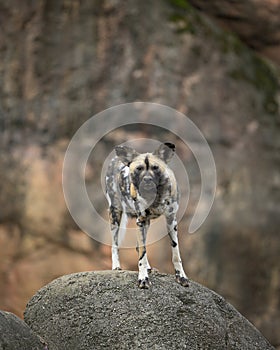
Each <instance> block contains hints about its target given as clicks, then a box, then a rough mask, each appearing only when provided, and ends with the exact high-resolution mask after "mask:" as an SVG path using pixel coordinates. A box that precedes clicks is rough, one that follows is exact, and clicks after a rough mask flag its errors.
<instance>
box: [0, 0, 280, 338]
mask: <svg viewBox="0 0 280 350" xmlns="http://www.w3.org/2000/svg"><path fill="white" fill-rule="evenodd" d="M172 3H173V4H171V2H164V1H153V2H144V1H142V2H141V1H133V2H132V1H131V2H123V1H119V0H115V1H112V0H111V1H107V0H106V1H99V0H94V1H87V0H85V1H78V0H62V1H52V0H39V1H36V2H33V1H25V2H22V1H19V0H12V1H8V0H6V1H2V2H1V4H0V23H1V31H0V57H1V61H0V79H1V84H0V97H1V99H0V127H1V135H0V137H1V157H0V179H1V189H0V208H1V212H0V256H1V263H0V281H1V282H0V283H1V289H0V308H1V309H6V310H9V311H12V312H15V313H17V314H18V315H21V313H22V310H23V309H24V307H25V303H26V302H27V300H28V299H29V298H30V297H31V295H32V294H34V292H35V291H36V290H37V289H38V288H40V287H41V286H43V285H44V284H46V283H47V282H49V281H51V280H52V279H54V278H55V277H57V276H59V275H61V274H65V273H70V272H76V271H81V270H92V269H108V268H110V247H108V246H103V245H100V244H98V243H97V242H95V241H93V240H91V239H90V238H89V237H88V236H87V235H85V234H84V233H83V232H81V231H80V229H79V228H78V227H77V226H76V224H75V223H74V222H73V220H72V219H71V217H70V215H69V214H68V211H67V209H66V206H65V203H64V198H63V193H62V187H61V185H62V184H61V170H62V164H63V157H64V153H65V150H66V148H67V145H68V142H69V140H70V139H71V137H72V136H73V134H74V132H75V131H76V130H77V128H78V127H79V126H80V125H81V124H82V123H83V122H84V121H85V120H87V119H88V118H89V117H90V116H92V115H93V114H95V113H97V112H100V111H102V110H103V109H105V108H108V107H111V106H114V105H117V104H120V103H126V102H133V101H150V102H157V103H162V104H165V105H168V106H170V107H173V108H175V109H177V110H179V111H181V112H183V113H185V114H187V115H188V116H189V117H190V118H191V119H192V120H193V121H194V122H195V124H196V125H197V126H198V127H199V128H200V130H201V131H202V132H203V134H204V135H205V137H206V139H207V141H208V142H209V145H210V147H211V149H212V151H213V154H214V158H215V161H216V166H217V174H218V187H217V192H216V200H215V204H214V206H213V209H212V212H211V214H210V216H209V217H208V219H207V221H206V223H205V224H204V225H203V227H202V228H201V230H200V232H199V233H197V234H195V235H192V236H190V235H187V234H186V227H187V225H188V222H189V216H190V215H191V212H192V208H190V211H189V212H188V215H187V216H186V218H185V219H184V220H183V221H182V222H181V224H180V231H181V233H180V240H181V250H182V257H183V261H184V265H185V268H186V271H187V273H188V275H189V276H190V277H191V278H192V279H194V280H197V281H199V282H201V283H203V284H205V285H207V286H209V287H211V288H212V289H214V290H216V291H217V292H219V293H220V294H222V295H223V296H225V297H226V298H227V299H228V300H229V301H230V302H231V303H233V304H234V305H235V306H236V307H237V309H238V310H239V311H240V312H241V313H243V314H244V315H245V316H246V317H247V318H248V319H249V320H251V321H252V322H253V323H254V324H255V325H256V326H257V327H258V328H259V329H260V330H261V331H262V332H263V333H264V335H265V336H267V337H268V338H269V340H270V341H271V342H272V343H273V344H274V345H277V344H280V338H279V334H278V333H279V332H277V330H278V329H279V327H280V310H279V295H280V290H279V288H280V287H279V286H280V281H279V276H280V271H279V270H280V267H279V252H280V242H279V227H280V225H279V224H280V207H279V202H280V201H279V200H280V173H279V168H280V158H279V148H280V137H279V127H280V124H279V102H280V101H279V100H280V99H279V96H280V95H279V73H278V68H277V67H276V66H273V64H271V63H268V62H265V61H264V60H263V59H261V58H260V57H258V56H256V54H255V53H254V52H253V51H252V50H251V49H248V48H247V47H246V46H245V45H244V44H243V43H242V42H241V41H240V40H239V39H238V38H237V37H236V36H235V35H234V34H230V33H229V32H224V31H223V30H221V29H219V28H218V27H217V26H216V25H215V24H214V23H213V22H211V20H209V19H208V18H206V17H204V16H203V15H202V14H200V13H199V12H197V11H196V10H194V9H193V8H192V7H191V6H190V5H188V4H187V5H186V6H185V5H184V6H177V5H178V4H177V5H174V1H173V2H172ZM175 3H177V1H175ZM256 40H257V39H256ZM146 135H149V130H147V129H145V128H143V129H140V130H138V131H137V132H136V131H135V130H132V131H131V134H128V131H126V132H121V131H118V132H116V133H113V134H112V135H108V137H106V138H104V140H102V141H101V142H100V145H99V151H100V152H99V154H100V163H98V164H93V165H92V167H91V168H90V169H89V173H88V181H89V182H91V183H92V184H93V185H94V184H96V183H97V181H99V178H100V169H101V166H102V157H103V155H104V156H107V155H108V154H109V153H110V152H111V151H112V149H113V146H114V145H115V144H118V143H121V142H124V141H126V140H127V139H128V138H131V139H133V138H135V137H145V136H146ZM150 136H151V135H150ZM152 136H153V137H156V135H152ZM160 137H161V136H160ZM169 139H170V140H171V141H172V140H173V139H174V141H176V140H175V138H174V137H173V136H172V135H169ZM178 154H179V156H180V157H182V158H188V155H186V154H184V153H182V152H181V151H180V146H179V147H178ZM191 180H192V181H193V184H194V186H196V183H198V182H199V179H198V178H196V176H195V175H193V178H191ZM97 185H98V184H97ZM98 200H99V203H100V211H102V212H103V213H104V215H106V202H105V199H104V198H100V199H98ZM97 230H98V226H97ZM148 252H149V254H150V256H151V259H150V260H151V262H152V264H153V265H154V266H155V267H157V268H159V269H160V270H161V271H163V272H172V266H171V264H170V255H169V253H170V247H169V242H168V239H163V240H161V241H160V242H158V243H156V244H153V245H151V246H149V248H148ZM166 252H168V254H167V253H166ZM166 256H168V259H167V258H166ZM122 260H123V267H124V268H129V269H136V266H137V263H136V253H135V251H134V250H131V251H130V250H125V251H123V252H122Z"/></svg>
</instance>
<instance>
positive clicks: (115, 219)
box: [106, 143, 188, 288]
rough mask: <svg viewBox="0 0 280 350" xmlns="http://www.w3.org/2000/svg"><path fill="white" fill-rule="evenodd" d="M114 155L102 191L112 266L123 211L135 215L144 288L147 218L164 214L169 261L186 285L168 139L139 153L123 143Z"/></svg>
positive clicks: (146, 283) (146, 279) (116, 263)
mask: <svg viewBox="0 0 280 350" xmlns="http://www.w3.org/2000/svg"><path fill="white" fill-rule="evenodd" d="M115 150H116V154H117V156H116V157H115V158H114V159H113V160H112V161H111V163H110V164H109V167H108V170H107V174H106V192H107V199H108V202H109V215H110V223H111V231H112V240H113V242H112V268H113V269H120V261H119V252H118V246H119V230H120V224H121V220H122V219H124V218H125V216H126V215H128V216H130V217H135V218H136V223H137V225H138V227H139V231H138V234H137V251H138V254H139V261H138V267H139V279H138V280H139V287H140V288H148V286H149V284H150V282H149V277H148V272H149V271H150V270H151V267H150V265H149V262H148V259H147V255H146V237H147V231H148V228H149V225H150V220H151V219H154V218H157V217H159V216H161V215H164V216H165V218H166V224H167V230H168V234H169V237H170V239H171V246H172V261H173V264H174V268H175V275H176V280H177V281H178V282H179V283H180V284H182V285H183V286H187V285H188V280H187V277H186V274H185V272H184V269H183V266H182V262H181V258H180V253H179V246H178V238H177V220H176V213H177V210H178V200H179V192H178V187H177V182H176V179H175V176H174V173H173V171H172V170H171V169H170V168H169V167H168V165H167V162H168V161H169V160H170V159H171V158H172V156H173V154H174V152H175V146H174V145H173V144H171V143H165V144H161V145H160V147H159V148H158V149H157V150H155V151H154V152H153V153H144V154H139V153H138V152H136V151H135V150H134V149H132V148H130V147H126V146H117V147H116V148H115Z"/></svg>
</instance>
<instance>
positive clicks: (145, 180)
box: [143, 176, 153, 183]
mask: <svg viewBox="0 0 280 350" xmlns="http://www.w3.org/2000/svg"><path fill="white" fill-rule="evenodd" d="M152 180H153V178H152V177H151V176H144V177H143V181H144V182H145V183H149V182H151V181H152Z"/></svg>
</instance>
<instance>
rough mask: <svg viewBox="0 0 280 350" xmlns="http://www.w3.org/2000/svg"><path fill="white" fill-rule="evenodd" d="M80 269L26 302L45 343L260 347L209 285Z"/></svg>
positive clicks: (256, 335)
mask: <svg viewBox="0 0 280 350" xmlns="http://www.w3.org/2000/svg"><path fill="white" fill-rule="evenodd" d="M151 281H152V286H151V287H150V289H148V290H140V289H139V288H138V287H137V273H136V272H128V271H116V272H113V271H102V272H84V273H76V274H72V275H66V276H63V277H60V278H58V279H56V280H54V281H53V282H51V283H50V284H48V285H46V286H45V287H43V288H42V289H41V290H39V291H38V292H37V293H36V294H35V295H34V296H33V297H32V299H31V300H30V301H29V303H28V304H27V307H26V310H25V315H24V318H25V321H26V322H27V324H28V325H29V326H30V327H31V328H32V329H33V331H34V332H36V333H37V334H39V335H41V336H42V337H43V338H44V339H46V340H47V342H48V346H49V350H63V349H67V350H85V349H87V350H91V349H166V350H170V349H189V350H196V349H201V350H202V349H203V350H206V349H213V350H230V349H234V350H245V349H246V350H253V349H254V350H257V349H258V350H268V349H273V347H272V346H271V345H270V344H269V343H268V341H267V340H266V339H265V338H264V337H263V336H262V335H261V333H260V332H259V331H258V330H257V329H256V328H255V327H254V326H253V325H252V324H250V323H249V321H247V320H246V319H245V318H244V317H243V316H242V315H240V314H239V313H238V311H236V310H235V309H234V307H233V306H231V305H230V304H228V303H227V302H226V301H225V300H224V299H223V297H221V296H219V295H218V294H216V293H215V292H213V291H211V290H209V289H207V288H205V287H203V286H201V285H199V284H197V283H195V282H192V281H191V282H190V286H189V287H188V288H184V287H182V286H181V285H179V284H177V283H176V282H175V279H174V277H173V276H170V275H166V274H160V273H156V272H153V273H152V276H151Z"/></svg>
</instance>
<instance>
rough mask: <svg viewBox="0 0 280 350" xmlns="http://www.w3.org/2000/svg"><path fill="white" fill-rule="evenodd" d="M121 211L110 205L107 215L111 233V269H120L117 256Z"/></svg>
mask: <svg viewBox="0 0 280 350" xmlns="http://www.w3.org/2000/svg"><path fill="white" fill-rule="evenodd" d="M122 214H123V212H122V211H121V210H119V209H118V208H116V207H113V206H110V208H109V217H110V224H111V234H112V270H121V266H120V258H119V231H120V224H121V219H122Z"/></svg>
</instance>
